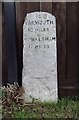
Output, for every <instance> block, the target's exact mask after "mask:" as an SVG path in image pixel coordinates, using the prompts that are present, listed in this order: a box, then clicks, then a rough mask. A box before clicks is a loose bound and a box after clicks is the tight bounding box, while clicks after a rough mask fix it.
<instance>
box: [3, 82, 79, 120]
mask: <svg viewBox="0 0 79 120" xmlns="http://www.w3.org/2000/svg"><path fill="white" fill-rule="evenodd" d="M2 91H3V92H2V93H3V95H2V96H3V97H2V106H3V110H2V111H3V118H38V120H39V119H43V118H77V119H79V100H78V99H77V98H76V99H75V100H72V99H70V98H63V99H61V100H58V102H57V103H54V102H43V103H42V102H40V101H33V102H32V103H26V102H25V101H24V98H23V92H24V90H23V88H22V87H19V86H18V84H15V85H10V84H8V85H7V86H6V87H2Z"/></svg>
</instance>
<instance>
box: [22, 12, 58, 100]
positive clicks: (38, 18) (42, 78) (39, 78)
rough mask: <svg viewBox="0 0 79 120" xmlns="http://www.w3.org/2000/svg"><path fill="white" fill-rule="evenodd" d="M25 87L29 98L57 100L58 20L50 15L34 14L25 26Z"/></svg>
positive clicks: (29, 14) (23, 77)
mask: <svg viewBox="0 0 79 120" xmlns="http://www.w3.org/2000/svg"><path fill="white" fill-rule="evenodd" d="M22 85H23V87H24V89H25V97H26V98H28V99H29V100H31V98H35V99H39V100H41V101H56V100H57V98H58V89H57V49H56V19H55V17H54V16H53V15H51V14H49V13H47V12H32V13H28V14H27V15H26V17H25V21H24V24H23V71H22Z"/></svg>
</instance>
